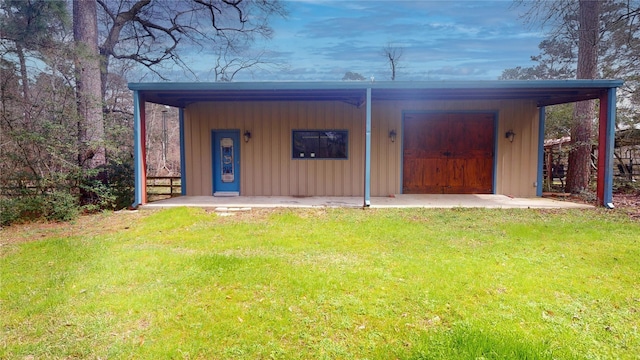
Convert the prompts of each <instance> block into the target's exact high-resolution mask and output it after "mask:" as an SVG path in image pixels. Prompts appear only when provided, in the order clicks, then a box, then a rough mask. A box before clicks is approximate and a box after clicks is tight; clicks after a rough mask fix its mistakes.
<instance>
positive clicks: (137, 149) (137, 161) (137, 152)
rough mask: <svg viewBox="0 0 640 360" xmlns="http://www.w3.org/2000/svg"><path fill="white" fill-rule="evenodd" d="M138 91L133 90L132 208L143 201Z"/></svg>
mask: <svg viewBox="0 0 640 360" xmlns="http://www.w3.org/2000/svg"><path fill="white" fill-rule="evenodd" d="M140 101H141V99H140V93H139V92H138V91H137V90H134V92H133V168H134V189H135V193H134V201H133V204H132V205H131V207H132V208H134V209H135V208H137V207H138V206H139V205H140V204H142V202H143V194H142V192H143V191H144V186H143V183H142V181H143V178H142V172H143V168H142V167H143V166H144V161H143V160H144V159H143V158H142V147H143V146H144V142H143V139H142V118H141V115H140Z"/></svg>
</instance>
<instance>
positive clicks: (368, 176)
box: [364, 88, 371, 207]
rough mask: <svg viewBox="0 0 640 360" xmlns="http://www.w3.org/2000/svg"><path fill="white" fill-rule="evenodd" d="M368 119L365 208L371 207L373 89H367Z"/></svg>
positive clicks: (365, 149) (365, 142)
mask: <svg viewBox="0 0 640 360" xmlns="http://www.w3.org/2000/svg"><path fill="white" fill-rule="evenodd" d="M366 116H367V119H366V129H365V138H364V144H365V145H364V207H369V206H371V88H367V115H366Z"/></svg>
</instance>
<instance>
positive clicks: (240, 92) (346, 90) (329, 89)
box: [129, 80, 623, 108]
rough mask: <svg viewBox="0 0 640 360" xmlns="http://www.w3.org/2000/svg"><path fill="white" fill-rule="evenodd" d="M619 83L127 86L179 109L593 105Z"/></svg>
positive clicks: (192, 84) (490, 82) (359, 82)
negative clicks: (261, 104)
mask: <svg viewBox="0 0 640 360" xmlns="http://www.w3.org/2000/svg"><path fill="white" fill-rule="evenodd" d="M622 84H623V82H622V81H620V80H532V81H513V80H506V81H407V82H405V81H383V82H377V81H376V82H366V81H337V82H215V83H199V82H195V83H170V82H163V83H130V84H129V89H131V90H134V91H137V92H138V93H139V94H140V95H141V97H142V99H144V101H148V102H152V103H157V104H162V105H169V106H174V107H180V108H184V107H186V106H187V105H189V104H193V103H197V102H213V101H344V102H347V103H350V104H354V105H356V106H360V105H362V104H363V103H364V101H365V95H366V91H367V89H371V101H372V102H373V101H379V100H421V101H428V100H466V101H469V100H522V99H527V100H533V101H535V102H536V104H537V105H538V106H548V105H556V104H564V103H572V102H576V101H583V100H591V99H598V98H600V97H601V96H603V95H604V94H606V93H607V92H608V90H609V89H611V88H617V87H620V86H622Z"/></svg>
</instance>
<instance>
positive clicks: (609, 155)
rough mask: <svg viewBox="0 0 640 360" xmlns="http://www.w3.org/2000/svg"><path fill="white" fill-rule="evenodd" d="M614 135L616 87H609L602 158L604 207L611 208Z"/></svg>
mask: <svg viewBox="0 0 640 360" xmlns="http://www.w3.org/2000/svg"><path fill="white" fill-rule="evenodd" d="M615 137H616V88H610V89H609V92H608V94H607V139H606V142H605V146H606V148H605V160H604V166H605V170H604V199H602V202H603V204H602V205H604V206H605V207H607V208H609V209H613V149H614V146H615Z"/></svg>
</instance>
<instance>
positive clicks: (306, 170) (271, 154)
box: [185, 101, 364, 196]
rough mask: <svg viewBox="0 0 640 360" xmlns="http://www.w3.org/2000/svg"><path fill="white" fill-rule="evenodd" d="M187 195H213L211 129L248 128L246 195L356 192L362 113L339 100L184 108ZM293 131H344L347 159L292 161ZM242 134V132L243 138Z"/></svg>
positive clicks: (243, 149) (243, 163) (243, 152)
mask: <svg viewBox="0 0 640 360" xmlns="http://www.w3.org/2000/svg"><path fill="white" fill-rule="evenodd" d="M185 112H186V113H187V114H188V116H186V118H187V119H188V120H186V121H185V123H188V125H187V124H185V141H186V148H187V149H186V154H185V155H186V156H185V157H186V162H187V191H188V192H187V193H188V195H211V193H212V188H211V184H212V177H211V176H212V174H211V131H212V130H216V129H219V130H223V129H239V130H240V132H241V134H244V132H245V131H247V130H249V131H250V132H251V140H250V141H249V142H248V143H245V142H244V141H241V144H240V177H241V178H240V181H241V183H240V193H241V194H242V195H246V196H252V195H259V196H278V195H291V196H360V195H362V191H363V189H362V181H363V176H364V172H363V171H364V170H363V168H362V166H361V164H362V161H363V154H362V152H363V151H364V150H363V149H364V144H363V142H362V138H363V133H362V131H363V130H362V123H363V120H362V119H363V116H364V112H363V110H362V109H358V108H356V107H354V106H353V105H349V104H346V103H342V102H303V101H300V102H290V103H287V102H228V103H217V102H216V103H199V104H194V105H191V106H189V107H187V109H186V111H185ZM295 129H346V130H348V131H349V148H348V152H349V153H348V156H349V158H348V159H347V160H297V159H296V160H294V159H292V156H291V141H292V140H291V132H292V130H295ZM241 137H242V136H241Z"/></svg>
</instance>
